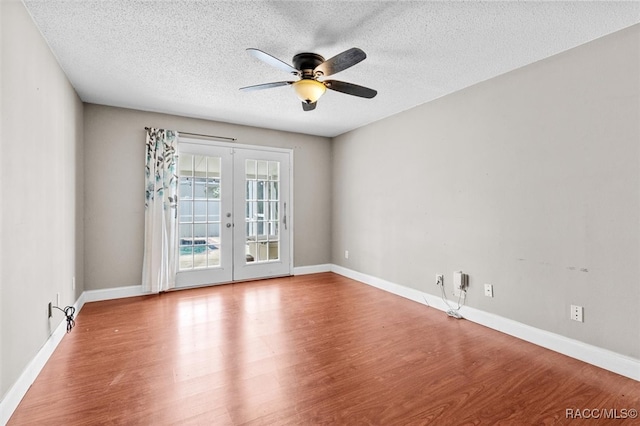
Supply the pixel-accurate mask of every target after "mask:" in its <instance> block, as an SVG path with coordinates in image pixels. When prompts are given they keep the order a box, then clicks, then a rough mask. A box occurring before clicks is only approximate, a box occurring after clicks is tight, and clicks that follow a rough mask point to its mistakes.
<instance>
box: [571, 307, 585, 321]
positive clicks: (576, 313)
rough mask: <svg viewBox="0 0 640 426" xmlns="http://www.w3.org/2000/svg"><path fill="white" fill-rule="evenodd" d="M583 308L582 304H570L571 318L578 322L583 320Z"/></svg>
mask: <svg viewBox="0 0 640 426" xmlns="http://www.w3.org/2000/svg"><path fill="white" fill-rule="evenodd" d="M583 316H584V308H583V307H582V306H577V305H571V319H572V320H574V321H578V322H584V319H583Z"/></svg>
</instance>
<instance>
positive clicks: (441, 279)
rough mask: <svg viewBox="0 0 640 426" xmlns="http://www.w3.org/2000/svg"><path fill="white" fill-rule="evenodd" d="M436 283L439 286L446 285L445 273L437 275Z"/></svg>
mask: <svg viewBox="0 0 640 426" xmlns="http://www.w3.org/2000/svg"><path fill="white" fill-rule="evenodd" d="M436 285H437V286H438V287H439V286H442V285H444V275H442V274H437V275H436Z"/></svg>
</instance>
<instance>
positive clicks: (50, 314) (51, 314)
mask: <svg viewBox="0 0 640 426" xmlns="http://www.w3.org/2000/svg"><path fill="white" fill-rule="evenodd" d="M51 305H52V303H51V302H49V318H51V317H52V316H53V308H52V306H51Z"/></svg>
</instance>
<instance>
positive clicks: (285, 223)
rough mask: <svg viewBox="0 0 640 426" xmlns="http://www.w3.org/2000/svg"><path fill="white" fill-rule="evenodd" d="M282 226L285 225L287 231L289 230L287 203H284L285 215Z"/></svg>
mask: <svg viewBox="0 0 640 426" xmlns="http://www.w3.org/2000/svg"><path fill="white" fill-rule="evenodd" d="M282 224H283V225H284V229H285V231H286V230H287V203H284V214H283V217H282Z"/></svg>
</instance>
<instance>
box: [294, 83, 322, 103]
mask: <svg viewBox="0 0 640 426" xmlns="http://www.w3.org/2000/svg"><path fill="white" fill-rule="evenodd" d="M293 90H295V91H296V95H297V96H298V98H300V100H301V101H302V102H305V103H307V104H312V103H314V102H316V101H317V100H318V99H320V96H322V95H324V92H325V91H326V90H327V88H326V87H325V85H324V84H322V83H321V82H319V81H318V80H312V79H309V78H305V79H302V80H298V81H296V82H295V83H293Z"/></svg>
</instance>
